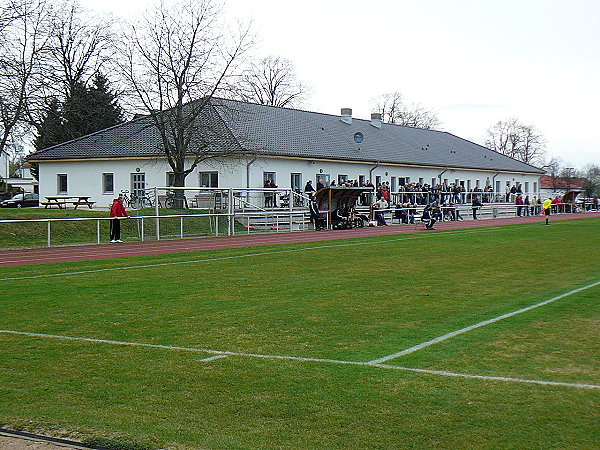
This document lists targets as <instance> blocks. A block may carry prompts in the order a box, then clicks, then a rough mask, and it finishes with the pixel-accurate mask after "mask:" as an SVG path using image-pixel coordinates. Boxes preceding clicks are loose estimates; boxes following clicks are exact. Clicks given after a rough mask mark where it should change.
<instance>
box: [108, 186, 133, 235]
mask: <svg viewBox="0 0 600 450" xmlns="http://www.w3.org/2000/svg"><path fill="white" fill-rule="evenodd" d="M110 217H112V218H113V219H112V220H111V221H110V242H111V243H115V242H123V241H122V240H121V222H120V220H121V219H119V217H127V218H129V214H127V211H125V207H124V206H123V197H121V196H119V198H115V199H114V200H113V204H112V206H111V208H110Z"/></svg>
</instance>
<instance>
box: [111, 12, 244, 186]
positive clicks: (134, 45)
mask: <svg viewBox="0 0 600 450" xmlns="http://www.w3.org/2000/svg"><path fill="white" fill-rule="evenodd" d="M220 18H221V11H220V10H219V8H218V7H216V6H215V4H214V3H213V2H212V1H211V0H195V1H194V0H189V1H185V0H184V1H182V2H179V3H177V4H172V3H169V5H168V6H167V5H166V4H164V3H161V4H159V5H158V6H157V7H155V8H154V9H153V10H151V11H150V12H149V13H147V15H146V16H145V18H144V19H143V20H142V21H140V22H138V23H136V24H134V25H133V26H132V27H131V29H130V32H129V34H128V35H127V36H125V42H126V47H125V48H124V52H123V53H124V54H123V61H122V62H121V72H122V75H123V77H124V79H125V81H126V83H127V85H128V88H129V93H130V94H131V96H132V97H131V98H132V99H133V102H134V103H133V105H134V106H135V107H136V108H137V110H138V111H139V112H142V113H144V114H145V115H147V116H148V117H149V122H150V123H151V125H150V126H151V127H154V128H155V129H156V131H157V132H158V134H159V135H160V147H159V149H158V150H159V151H160V152H161V153H162V154H163V155H164V156H165V157H166V160H167V162H168V164H169V166H170V167H171V169H172V171H173V174H174V184H175V186H180V187H182V186H185V177H186V176H187V175H189V174H190V173H191V172H192V171H193V170H194V169H195V168H196V166H197V165H198V164H199V163H200V162H201V161H204V160H207V159H210V158H219V157H222V156H227V155H231V154H236V152H240V149H239V148H233V147H232V148H229V147H227V148H216V146H214V145H213V146H211V144H213V143H214V138H215V133H216V132H217V130H211V129H208V127H210V124H208V123H207V121H206V120H204V119H203V118H205V117H206V116H207V115H210V114H211V104H210V100H211V98H212V97H213V96H214V95H215V94H216V93H217V92H218V91H219V89H220V88H221V87H222V85H223V86H224V83H223V81H224V80H225V79H226V78H227V77H228V76H229V75H230V73H231V71H232V69H233V66H234V64H235V63H237V62H238V60H239V59H240V58H241V56H242V55H243V53H244V52H245V51H246V50H247V47H248V45H250V43H251V42H250V41H251V38H250V36H249V31H248V28H242V27H240V31H239V32H238V34H236V35H235V36H229V37H228V36H226V35H225V33H224V32H223V30H224V27H223V26H222V23H221V21H220Z"/></svg>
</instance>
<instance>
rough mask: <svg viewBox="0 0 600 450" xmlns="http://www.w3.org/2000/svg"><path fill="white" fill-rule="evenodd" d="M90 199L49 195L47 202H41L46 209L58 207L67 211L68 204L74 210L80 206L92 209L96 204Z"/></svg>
mask: <svg viewBox="0 0 600 450" xmlns="http://www.w3.org/2000/svg"><path fill="white" fill-rule="evenodd" d="M90 198H91V196H90V195H48V196H46V201H45V202H41V204H42V205H44V209H46V208H49V207H50V208H51V207H53V206H58V209H67V203H70V204H72V205H73V206H74V209H77V207H78V206H80V205H85V206H87V207H89V208H90V209H92V206H94V204H95V203H96V202H91V201H90Z"/></svg>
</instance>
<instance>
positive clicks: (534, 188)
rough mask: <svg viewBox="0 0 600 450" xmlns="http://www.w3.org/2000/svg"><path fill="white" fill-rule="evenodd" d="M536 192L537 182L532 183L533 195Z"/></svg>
mask: <svg viewBox="0 0 600 450" xmlns="http://www.w3.org/2000/svg"><path fill="white" fill-rule="evenodd" d="M537 191H538V188H537V181H534V182H533V193H534V194H535V193H537Z"/></svg>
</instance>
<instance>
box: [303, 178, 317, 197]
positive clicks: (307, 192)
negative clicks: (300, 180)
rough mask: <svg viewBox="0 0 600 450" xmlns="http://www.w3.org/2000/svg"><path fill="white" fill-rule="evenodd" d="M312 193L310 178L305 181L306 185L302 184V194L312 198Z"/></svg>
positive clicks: (313, 191) (313, 190)
mask: <svg viewBox="0 0 600 450" xmlns="http://www.w3.org/2000/svg"><path fill="white" fill-rule="evenodd" d="M314 193H315V188H314V187H313V185H312V180H308V181H307V182H306V185H305V186H304V194H305V195H306V196H307V197H308V198H312V196H313V194H314Z"/></svg>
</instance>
